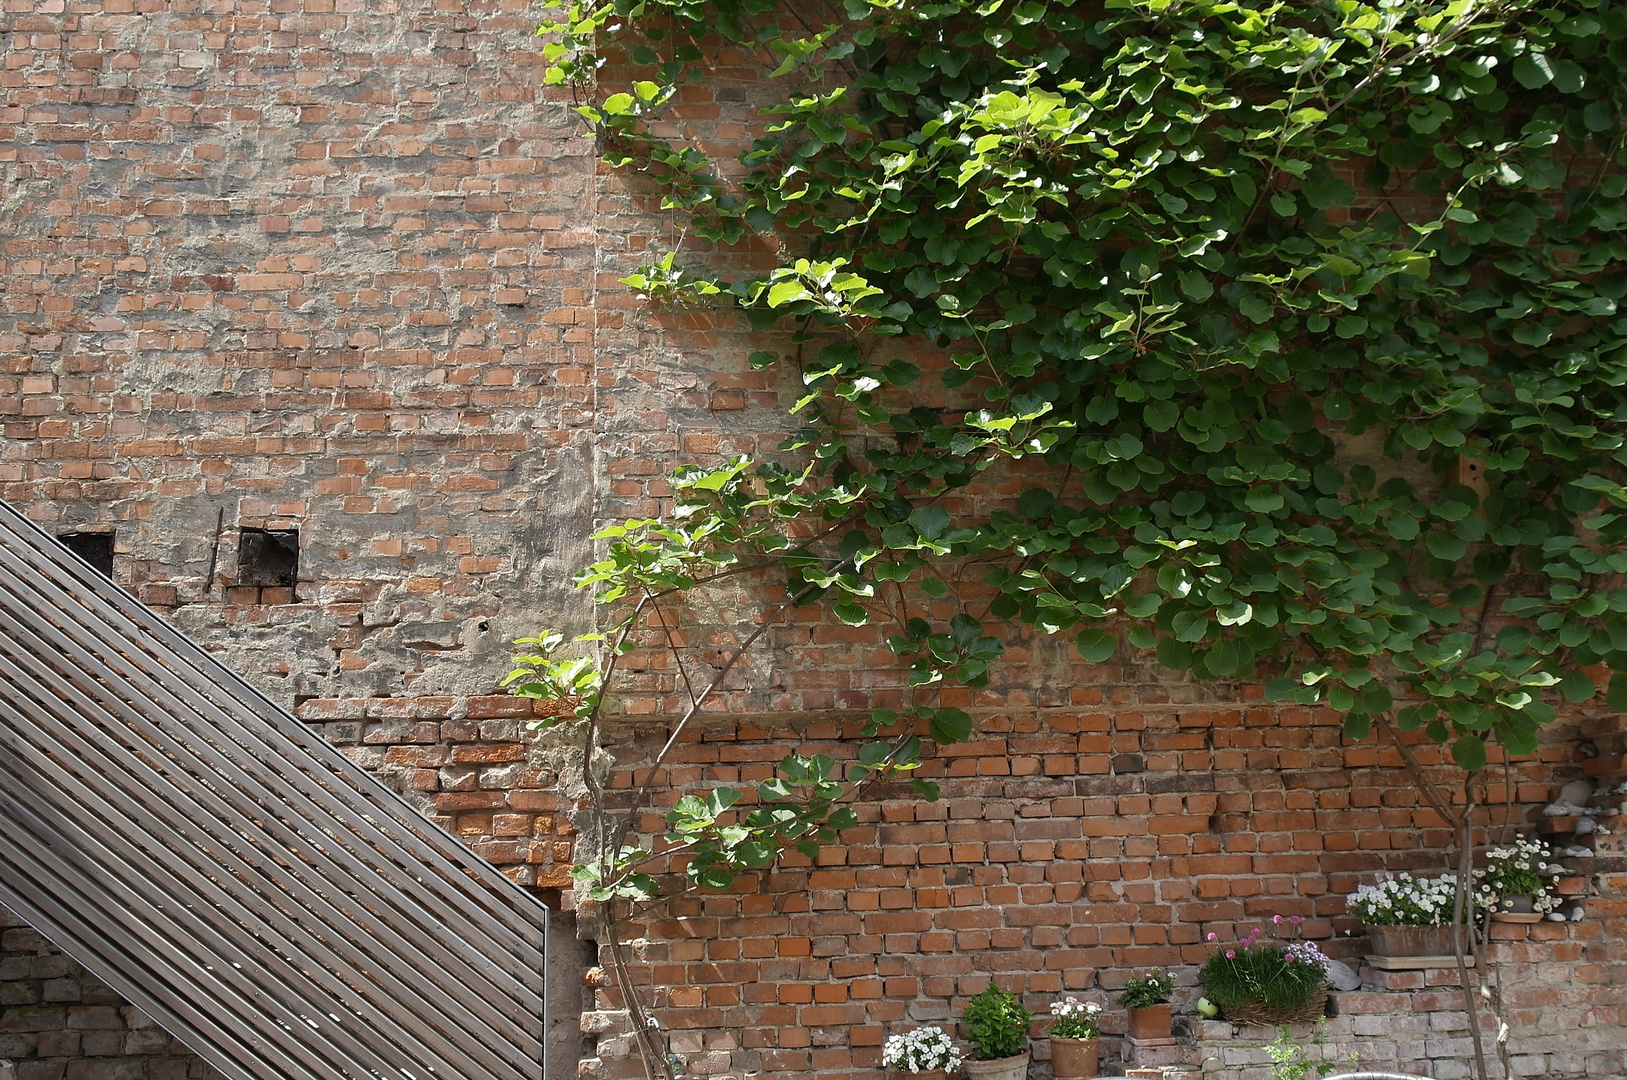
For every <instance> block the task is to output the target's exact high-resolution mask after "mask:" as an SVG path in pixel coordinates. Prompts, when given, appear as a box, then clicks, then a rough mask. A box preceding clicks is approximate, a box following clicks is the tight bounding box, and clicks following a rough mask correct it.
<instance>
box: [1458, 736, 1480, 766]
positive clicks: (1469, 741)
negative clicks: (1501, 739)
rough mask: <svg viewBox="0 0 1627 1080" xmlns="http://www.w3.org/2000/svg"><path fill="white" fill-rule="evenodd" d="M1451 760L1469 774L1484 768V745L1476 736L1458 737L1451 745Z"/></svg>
mask: <svg viewBox="0 0 1627 1080" xmlns="http://www.w3.org/2000/svg"><path fill="white" fill-rule="evenodd" d="M1452 760H1453V761H1455V762H1457V763H1458V765H1459V766H1461V767H1462V768H1463V769H1465V770H1467V771H1469V772H1479V771H1480V770H1481V769H1484V768H1485V767H1486V744H1485V742H1484V741H1483V740H1482V739H1481V738H1480V736H1478V735H1460V736H1458V739H1457V741H1456V742H1454V743H1453V744H1452Z"/></svg>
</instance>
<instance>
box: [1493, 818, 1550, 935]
mask: <svg viewBox="0 0 1627 1080" xmlns="http://www.w3.org/2000/svg"><path fill="white" fill-rule="evenodd" d="M1552 859H1553V853H1552V852H1551V851H1549V850H1548V845H1547V844H1545V843H1543V842H1542V841H1541V840H1527V839H1526V838H1525V837H1524V836H1518V837H1516V838H1515V841H1514V846H1513V847H1495V848H1490V849H1489V850H1487V852H1486V868H1485V869H1484V870H1476V871H1475V876H1476V877H1478V878H1479V879H1480V886H1479V888H1478V889H1476V890H1475V899H1476V900H1477V901H1478V902H1479V903H1480V904H1481V905H1483V906H1484V907H1487V908H1490V909H1491V917H1492V918H1493V919H1496V920H1498V921H1499V922H1537V921H1539V920H1540V919H1541V918H1542V917H1543V916H1544V915H1546V914H1547V913H1548V912H1550V911H1552V910H1554V908H1556V907H1558V906H1559V897H1557V896H1554V895H1553V894H1551V893H1549V892H1548V880H1549V879H1550V878H1553V877H1555V876H1557V875H1558V874H1559V872H1560V867H1559V864H1558V863H1555V862H1553V861H1551V860H1552Z"/></svg>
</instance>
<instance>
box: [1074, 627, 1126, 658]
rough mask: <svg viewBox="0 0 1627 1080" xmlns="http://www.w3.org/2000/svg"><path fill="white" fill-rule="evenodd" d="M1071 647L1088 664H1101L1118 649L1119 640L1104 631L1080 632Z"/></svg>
mask: <svg viewBox="0 0 1627 1080" xmlns="http://www.w3.org/2000/svg"><path fill="white" fill-rule="evenodd" d="M1073 646H1074V648H1076V649H1078V650H1079V655H1080V656H1082V657H1084V658H1085V659H1086V660H1087V661H1089V662H1090V663H1092V664H1101V663H1105V662H1106V661H1107V660H1108V659H1109V658H1111V657H1112V655H1113V652H1114V650H1116V649H1117V648H1118V647H1119V639H1118V638H1116V637H1114V636H1113V635H1112V634H1109V633H1108V632H1106V631H1105V630H1095V629H1091V630H1081V631H1080V632H1079V636H1078V637H1076V638H1074V639H1073Z"/></svg>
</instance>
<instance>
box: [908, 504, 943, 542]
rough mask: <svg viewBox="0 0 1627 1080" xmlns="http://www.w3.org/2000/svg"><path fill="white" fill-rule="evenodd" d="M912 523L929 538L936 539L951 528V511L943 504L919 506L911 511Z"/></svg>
mask: <svg viewBox="0 0 1627 1080" xmlns="http://www.w3.org/2000/svg"><path fill="white" fill-rule="evenodd" d="M910 524H911V525H913V526H915V531H916V532H917V533H919V534H920V535H921V536H924V537H925V538H926V539H928V540H936V539H937V538H938V537H940V536H942V535H943V532H944V530H945V529H947V528H949V511H947V510H945V509H944V508H943V507H941V506H917V507H916V508H915V509H914V510H912V511H910Z"/></svg>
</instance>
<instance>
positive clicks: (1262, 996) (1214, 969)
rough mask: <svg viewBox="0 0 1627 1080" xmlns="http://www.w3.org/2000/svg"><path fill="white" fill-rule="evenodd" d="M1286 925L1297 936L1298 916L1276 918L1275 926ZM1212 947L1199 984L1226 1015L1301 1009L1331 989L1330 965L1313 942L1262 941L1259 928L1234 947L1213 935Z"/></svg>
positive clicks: (1235, 943) (1262, 936)
mask: <svg viewBox="0 0 1627 1080" xmlns="http://www.w3.org/2000/svg"><path fill="white" fill-rule="evenodd" d="M1285 921H1286V923H1287V925H1289V926H1290V927H1292V928H1293V931H1294V933H1295V935H1296V937H1297V935H1298V932H1299V922H1300V919H1299V916H1297V915H1295V916H1293V917H1291V918H1289V919H1287V920H1284V919H1283V917H1282V916H1281V915H1278V916H1275V917H1274V918H1273V919H1272V922H1273V923H1274V924H1275V925H1277V926H1282V925H1283V924H1284V922H1285ZM1209 942H1210V944H1211V945H1212V946H1213V950H1212V951H1211V952H1210V954H1209V959H1208V960H1206V961H1204V964H1203V967H1202V968H1200V969H1199V970H1198V982H1199V983H1200V984H1202V986H1203V992H1204V996H1205V997H1207V998H1208V999H1209V1000H1210V1001H1212V1002H1214V1003H1215V1004H1216V1005H1218V1006H1220V1007H1221V1009H1223V1010H1227V1011H1232V1010H1236V1009H1238V1008H1241V1007H1243V1006H1245V1005H1258V1004H1263V1005H1265V1006H1267V1007H1268V1008H1272V1009H1283V1010H1290V1009H1299V1008H1303V1007H1304V1006H1306V1005H1309V1004H1310V1003H1311V1002H1313V1001H1314V1000H1316V996H1317V995H1318V994H1320V993H1321V992H1322V991H1323V990H1325V989H1327V986H1328V981H1329V980H1328V967H1329V965H1330V963H1331V961H1330V960H1329V959H1328V958H1327V957H1326V956H1324V955H1323V954H1322V950H1321V949H1319V948H1317V947H1316V943H1315V942H1313V941H1299V940H1292V941H1284V940H1281V939H1277V938H1272V939H1264V934H1263V932H1262V931H1261V929H1260V928H1259V927H1255V928H1254V929H1253V930H1250V931H1249V933H1248V935H1247V936H1246V937H1243V938H1241V939H1239V940H1237V941H1235V942H1221V941H1220V940H1219V935H1218V934H1210V935H1209Z"/></svg>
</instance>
